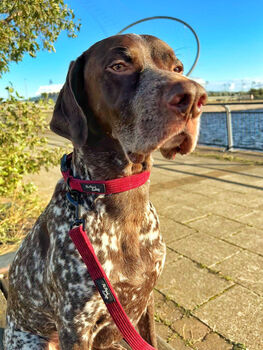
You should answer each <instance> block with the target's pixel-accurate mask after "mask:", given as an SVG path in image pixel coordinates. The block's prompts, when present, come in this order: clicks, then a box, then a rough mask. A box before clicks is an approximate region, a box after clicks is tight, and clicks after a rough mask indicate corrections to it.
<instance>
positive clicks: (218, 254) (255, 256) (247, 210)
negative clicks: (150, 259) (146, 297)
mask: <svg viewBox="0 0 263 350" xmlns="http://www.w3.org/2000/svg"><path fill="white" fill-rule="evenodd" d="M150 197H151V200H152V202H153V203H154V205H155V206H156V208H157V211H158V213H159V216H160V221H161V228H162V232H163V235H164V238H165V241H166V243H167V249H168V254H167V260H166V265H165V270H164V272H163V274H162V276H161V279H160V281H159V283H158V285H157V288H156V304H157V307H156V319H157V321H158V323H157V329H158V333H159V334H160V335H161V336H162V337H163V338H164V339H166V341H168V342H169V344H170V345H172V346H173V347H174V349H176V350H181V349H185V350H186V349H189V348H191V349H197V350H230V349H232V350H236V349H249V350H262V349H263V215H262V209H263V169H262V166H253V165H247V164H244V163H237V162H229V161H222V160H217V159H210V158H203V157H194V156H188V157H180V158H179V157H178V158H177V159H176V160H175V161H167V160H165V159H163V158H162V157H161V156H160V155H159V154H157V155H156V157H155V167H154V171H153V174H152V176H151V196H150ZM242 344H243V345H242Z"/></svg>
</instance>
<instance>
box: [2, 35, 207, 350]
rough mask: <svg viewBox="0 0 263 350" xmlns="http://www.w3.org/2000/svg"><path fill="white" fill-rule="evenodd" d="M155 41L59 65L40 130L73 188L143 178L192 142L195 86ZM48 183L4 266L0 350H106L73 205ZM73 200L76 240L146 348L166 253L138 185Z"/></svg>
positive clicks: (106, 47) (109, 326) (131, 39)
mask: <svg viewBox="0 0 263 350" xmlns="http://www.w3.org/2000/svg"><path fill="white" fill-rule="evenodd" d="M182 73H183V65H182V63H181V62H180V61H179V60H178V59H177V58H176V56H175V54H174V52H173V50H172V49H171V48H170V47H169V46H168V45H167V44H166V43H164V42H163V41H161V40H159V39H157V38H156V37H153V36H149V35H135V34H127V35H117V36H113V37H110V38H107V39H105V40H102V41H100V42H98V43H96V44H95V45H93V46H92V47H91V48H90V49H88V50H87V51H85V52H84V53H83V54H82V55H81V56H80V57H78V58H77V60H76V61H74V62H72V63H71V64H70V67H69V72H68V75H67V80H66V83H65V85H64V86H63V88H62V90H61V92H60V95H59V97H58V100H57V103H56V106H55V110H54V114H53V118H52V121H51V129H52V130H53V131H55V132H56V133H57V134H59V135H62V136H64V137H66V138H68V139H70V140H71V141H72V143H73V145H74V152H73V159H72V167H73V173H74V176H76V177H79V178H81V179H86V180H88V179H92V180H109V179H114V178H120V177H124V176H129V175H132V174H136V173H140V172H142V171H145V170H150V169H151V167H152V160H151V153H152V152H153V151H154V150H156V149H160V151H161V153H162V154H163V156H164V157H166V158H169V159H171V158H174V156H175V154H176V153H180V154H186V153H189V152H191V151H192V150H193V149H194V147H195V145H196V142H197V137H198V129H199V120H200V114H201V107H202V105H203V104H204V103H205V101H206V93H205V91H204V89H203V88H202V87H201V86H200V85H198V84H197V83H196V82H194V81H192V80H190V79H188V78H187V77H185V76H183V74H182ZM66 193H67V187H66V184H65V183H64V181H59V182H58V184H57V186H56V189H55V192H54V194H53V197H52V199H51V201H50V203H49V204H48V206H47V208H46V209H45V211H44V212H43V213H42V215H41V216H40V217H39V219H38V220H37V222H36V224H35V226H34V227H33V229H32V231H31V232H30V233H29V234H28V236H27V237H26V238H25V240H24V242H23V243H22V245H21V247H20V249H19V251H18V253H17V255H16V257H15V259H14V262H13V263H12V266H11V268H10V277H9V278H10V290H9V298H8V310H7V328H6V330H5V349H6V350H18V349H19V350H40V349H48V348H49V347H50V346H51V344H53V346H54V347H55V348H56V349H61V350H73V349H74V350H77V349H79V350H80V349H81V350H84V349H85V350H91V349H94V350H95V349H98V350H99V349H104V350H117V349H123V347H122V346H121V345H120V344H119V341H120V339H121V335H120V333H119V331H118V330H117V328H116V326H115V325H114V323H113V321H112V319H111V317H110V315H109V313H108V312H107V310H106V307H105V305H104V303H103V301H102V299H101V297H100V296H99V294H98V292H97V291H96V289H95V287H94V284H93V282H92V281H91V279H90V276H89V274H88V272H87V269H86V266H85V265H84V263H83V262H82V260H81V258H80V256H79V253H78V252H77V250H76V248H75V246H74V244H73V243H72V241H71V240H70V237H69V235H68V232H69V230H70V225H71V223H72V221H73V220H74V208H73V207H72V205H71V204H70V203H69V202H68V201H67V200H66ZM91 200H93V201H94V198H90V197H89V196H86V197H85V196H83V205H82V215H83V217H84V218H85V222H86V229H87V234H88V236H89V238H90V240H91V242H92V244H93V247H94V249H95V252H96V254H97V256H98V258H99V260H100V262H101V264H102V266H103V268H104V269H105V272H106V273H107V275H108V277H109V279H110V281H111V283H112V285H113V287H114V289H115V291H116V293H117V295H118V297H119V300H120V302H121V304H122V305H123V307H124V309H125V311H126V313H127V314H128V316H129V318H130V320H131V322H132V323H133V324H134V325H135V326H137V327H138V329H139V332H140V333H141V335H142V336H143V337H144V338H145V339H146V340H147V341H148V342H149V343H150V344H152V345H153V346H154V347H156V346H157V344H156V336H155V331H154V320H153V297H152V290H153V287H154V285H155V283H156V280H157V278H158V276H159V275H160V273H161V271H162V268H163V264H164V257H165V245H164V243H163V241H162V238H161V235H160V234H159V223H158V218H157V215H156V212H155V209H154V208H153V206H152V204H151V203H150V202H149V183H148V182H147V183H146V184H145V185H143V186H141V187H139V188H136V189H133V190H130V191H128V192H124V193H119V194H114V195H110V196H107V195H102V196H99V197H97V198H96V199H95V201H94V203H93V209H92V210H91V211H90V210H89V209H90V203H89V202H90V201H91Z"/></svg>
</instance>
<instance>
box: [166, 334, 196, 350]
mask: <svg viewBox="0 0 263 350" xmlns="http://www.w3.org/2000/svg"><path fill="white" fill-rule="evenodd" d="M169 345H170V346H172V348H174V350H190V349H193V348H192V347H190V346H187V345H186V344H185V342H184V341H183V340H182V339H181V338H180V337H179V336H176V335H175V336H174V338H172V339H171V340H170V342H169Z"/></svg>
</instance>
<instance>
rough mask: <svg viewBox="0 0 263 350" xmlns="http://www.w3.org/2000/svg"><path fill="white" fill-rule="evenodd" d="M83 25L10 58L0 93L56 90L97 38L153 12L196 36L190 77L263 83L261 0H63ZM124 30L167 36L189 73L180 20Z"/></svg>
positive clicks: (228, 83)
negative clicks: (50, 48)
mask: <svg viewBox="0 0 263 350" xmlns="http://www.w3.org/2000/svg"><path fill="white" fill-rule="evenodd" d="M64 1H65V2H66V3H67V4H68V5H69V7H71V8H72V9H73V11H74V13H75V15H76V18H77V19H80V21H81V23H82V27H81V30H80V32H79V33H78V36H77V38H75V39H71V38H68V37H67V35H66V33H65V32H62V33H61V35H60V36H59V38H58V40H57V42H56V43H55V48H56V52H55V53H49V52H47V51H39V52H38V54H37V58H31V57H30V56H29V55H27V54H26V55H25V56H24V59H23V61H22V62H19V63H17V64H16V63H12V64H11V65H10V72H9V73H5V74H4V75H3V77H2V79H1V80H0V96H1V97H6V96H7V93H6V90H5V87H6V86H7V85H8V84H9V82H12V84H13V86H14V87H15V89H16V90H17V91H18V92H19V93H20V94H21V95H23V96H24V97H26V98H27V97H32V96H35V95H37V94H39V93H41V92H44V91H58V90H59V89H60V88H61V86H62V84H63V83H64V81H65V78H66V74H67V70H68V66H69V63H70V61H72V60H74V59H76V57H78V56H79V55H80V54H81V53H82V52H83V51H85V50H87V49H88V48H89V47H90V46H91V45H92V44H94V43H95V42H96V41H98V40H101V39H103V38H105V37H108V36H111V35H115V34H117V33H118V32H119V31H120V30H121V29H123V28H124V27H125V26H127V25H129V24H131V23H133V22H134V21H137V20H139V19H142V18H145V17H151V16H171V17H176V18H179V19H181V20H183V21H185V22H187V23H188V24H189V25H190V26H191V27H192V28H193V29H194V30H195V31H196V33H197V35H198V38H199V40H200V47H201V48H200V58H199V61H198V63H197V66H196V68H195V69H194V71H193V73H192V74H191V77H193V78H197V79H198V80H199V81H200V82H202V83H203V84H204V85H205V86H206V88H207V89H208V90H218V89H228V90H233V91H234V90H246V89H249V88H251V87H263V20H262V17H263V1H262V0H250V1H248V0H246V1H245V0H221V1H220V0H218V1H214V0H180V1H176V0H160V1H157V0H151V1H150V0H133V1H129V0H114V1H113V2H111V1H106V0H99V1H98V0H64ZM127 32H133V33H137V34H142V33H144V34H151V35H155V36H158V37H159V38H161V39H162V40H164V41H166V42H167V43H168V44H169V45H170V46H171V47H172V48H173V49H174V51H175V53H176V55H177V56H178V58H179V59H180V60H181V61H182V62H183V63H184V66H185V72H187V71H188V70H189V69H190V67H191V65H192V64H193V62H194V59H195V56H196V50H197V45H196V41H195V38H194V36H193V34H192V32H191V31H190V30H189V29H188V28H187V27H186V26H184V25H182V24H181V23H178V22H175V21H168V20H154V21H148V22H145V23H142V24H139V25H136V26H134V27H133V28H130V29H129V30H128V31H127Z"/></svg>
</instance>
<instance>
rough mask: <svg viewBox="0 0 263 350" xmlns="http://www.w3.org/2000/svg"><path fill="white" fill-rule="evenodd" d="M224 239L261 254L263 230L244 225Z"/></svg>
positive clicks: (262, 253)
mask: <svg viewBox="0 0 263 350" xmlns="http://www.w3.org/2000/svg"><path fill="white" fill-rule="evenodd" d="M226 240H227V241H229V242H232V243H235V244H237V245H238V246H240V247H242V248H247V249H249V250H251V251H253V252H254V253H257V254H261V255H263V230H259V229H257V228H254V227H249V226H245V227H244V228H242V230H241V231H240V232H239V233H237V234H235V235H232V236H229V237H227V238H226Z"/></svg>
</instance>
